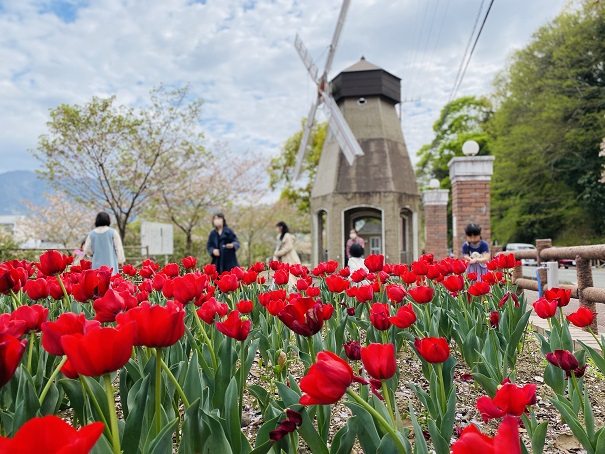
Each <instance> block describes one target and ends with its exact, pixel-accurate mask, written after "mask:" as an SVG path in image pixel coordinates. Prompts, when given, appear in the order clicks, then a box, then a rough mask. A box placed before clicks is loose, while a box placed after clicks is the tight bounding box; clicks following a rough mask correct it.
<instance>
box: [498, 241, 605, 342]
mask: <svg viewBox="0 0 605 454" xmlns="http://www.w3.org/2000/svg"><path fill="white" fill-rule="evenodd" d="M510 252H511V253H512V254H514V255H515V258H516V259H536V260H537V261H538V273H539V277H540V280H539V283H538V281H537V280H532V279H526V278H524V277H523V269H522V267H521V266H517V267H515V270H514V274H513V282H514V283H516V284H517V286H518V287H519V288H520V289H524V290H534V291H542V290H543V289H546V288H547V285H548V282H547V273H546V268H545V267H542V266H541V265H542V264H543V263H546V262H557V261H559V260H563V259H569V260H575V261H576V273H577V278H578V279H577V282H578V283H577V285H565V284H561V285H558V287H559V288H565V289H569V290H571V296H572V298H577V299H578V300H579V301H580V306H584V307H586V308H588V309H590V310H591V311H592V312H594V313H597V312H598V311H597V310H596V305H597V304H604V303H605V289H603V288H598V287H593V281H592V263H594V262H595V261H596V263H599V264H600V263H601V262H602V261H603V260H605V244H595V245H591V246H571V247H553V245H552V241H551V240H549V239H548V240H536V249H526V250H521V251H510ZM539 286H541V288H538V287H539ZM597 317H598V315H596V316H595V318H594V321H593V323H592V325H591V329H592V330H593V331H594V332H595V333H596V332H597V330H598V328H597Z"/></svg>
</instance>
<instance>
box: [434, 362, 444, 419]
mask: <svg viewBox="0 0 605 454" xmlns="http://www.w3.org/2000/svg"><path fill="white" fill-rule="evenodd" d="M436 366H437V371H438V372H439V387H440V389H441V410H443V414H445V411H446V408H447V401H446V399H445V383H444V382H443V367H442V364H441V363H437V364H436Z"/></svg>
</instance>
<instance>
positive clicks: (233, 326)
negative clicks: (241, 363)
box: [216, 311, 252, 341]
mask: <svg viewBox="0 0 605 454" xmlns="http://www.w3.org/2000/svg"><path fill="white" fill-rule="evenodd" d="M251 327H252V322H251V321H250V320H242V319H241V318H239V312H238V311H231V312H229V315H228V316H227V319H226V320H225V321H224V322H216V329H218V330H219V331H220V332H221V333H223V334H224V335H225V336H229V337H232V338H233V339H236V340H238V341H244V340H246V338H247V337H248V334H250V328H251Z"/></svg>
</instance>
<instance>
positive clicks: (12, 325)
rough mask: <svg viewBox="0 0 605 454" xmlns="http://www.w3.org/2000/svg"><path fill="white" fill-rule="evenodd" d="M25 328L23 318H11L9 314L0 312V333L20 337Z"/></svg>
mask: <svg viewBox="0 0 605 454" xmlns="http://www.w3.org/2000/svg"><path fill="white" fill-rule="evenodd" d="M26 329H27V326H26V323H25V320H16V319H13V318H12V316H11V314H0V334H10V335H11V336H13V337H17V338H19V337H21V336H23V334H24V333H25V330H26Z"/></svg>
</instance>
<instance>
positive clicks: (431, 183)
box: [429, 178, 441, 189]
mask: <svg viewBox="0 0 605 454" xmlns="http://www.w3.org/2000/svg"><path fill="white" fill-rule="evenodd" d="M440 187H441V184H440V183H439V180H438V179H437V178H431V180H430V181H429V188H430V189H439V188H440Z"/></svg>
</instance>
